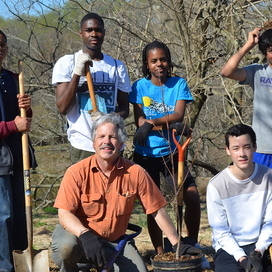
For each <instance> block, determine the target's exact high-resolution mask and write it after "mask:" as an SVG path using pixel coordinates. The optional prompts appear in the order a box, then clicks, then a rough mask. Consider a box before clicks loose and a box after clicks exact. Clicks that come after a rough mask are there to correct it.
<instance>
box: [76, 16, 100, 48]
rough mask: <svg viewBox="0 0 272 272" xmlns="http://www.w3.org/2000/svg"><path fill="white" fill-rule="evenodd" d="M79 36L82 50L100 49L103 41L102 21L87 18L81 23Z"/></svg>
mask: <svg viewBox="0 0 272 272" xmlns="http://www.w3.org/2000/svg"><path fill="white" fill-rule="evenodd" d="M80 36H81V38H82V41H83V45H84V48H83V51H84V52H86V53H88V52H87V51H88V50H91V51H92V50H101V46H102V44H103V41H104V36H105V29H104V26H103V24H102V22H100V21H98V20H96V19H89V20H87V21H85V22H84V23H83V24H82V27H81V30H80Z"/></svg>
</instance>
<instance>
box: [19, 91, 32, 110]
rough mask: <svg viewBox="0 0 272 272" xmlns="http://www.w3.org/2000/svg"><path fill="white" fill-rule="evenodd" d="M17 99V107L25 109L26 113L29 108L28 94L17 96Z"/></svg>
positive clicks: (29, 99)
mask: <svg viewBox="0 0 272 272" xmlns="http://www.w3.org/2000/svg"><path fill="white" fill-rule="evenodd" d="M17 98H18V106H19V108H21V109H25V110H26V111H27V110H29V109H30V107H31V97H30V95H29V94H24V95H21V94H17Z"/></svg>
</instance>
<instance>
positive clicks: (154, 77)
mask: <svg viewBox="0 0 272 272" xmlns="http://www.w3.org/2000/svg"><path fill="white" fill-rule="evenodd" d="M147 68H148V69H149V71H150V73H151V81H152V83H153V84H155V85H158V83H159V80H158V79H160V81H161V82H162V83H165V82H166V81H167V76H168V71H169V62H168V58H167V55H166V53H165V50H164V49H162V48H154V49H150V50H149V51H148V53H147Z"/></svg>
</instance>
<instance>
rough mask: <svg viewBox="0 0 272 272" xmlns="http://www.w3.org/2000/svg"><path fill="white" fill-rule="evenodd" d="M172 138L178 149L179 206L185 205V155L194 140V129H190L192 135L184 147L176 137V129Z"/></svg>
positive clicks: (189, 135)
mask: <svg viewBox="0 0 272 272" xmlns="http://www.w3.org/2000/svg"><path fill="white" fill-rule="evenodd" d="M172 137H173V141H174V143H175V145H176V147H177V148H178V177H177V178H178V180H177V185H178V194H177V203H178V206H180V207H181V206H182V205H183V179H184V154H185V149H186V147H187V146H188V145H189V143H190V141H191V139H192V129H190V133H189V134H188V137H187V140H186V141H185V142H184V143H183V145H180V143H179V142H178V141H177V139H176V136H175V129H173V131H172Z"/></svg>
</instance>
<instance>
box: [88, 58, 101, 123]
mask: <svg viewBox="0 0 272 272" xmlns="http://www.w3.org/2000/svg"><path fill="white" fill-rule="evenodd" d="M85 71H86V78H87V85H88V89H89V94H90V98H91V101H92V106H93V109H92V110H89V113H90V115H91V118H92V121H95V120H96V119H97V118H99V117H100V111H98V108H97V104H96V100H95V93H94V88H93V79H92V76H91V72H90V66H89V63H86V64H85Z"/></svg>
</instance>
